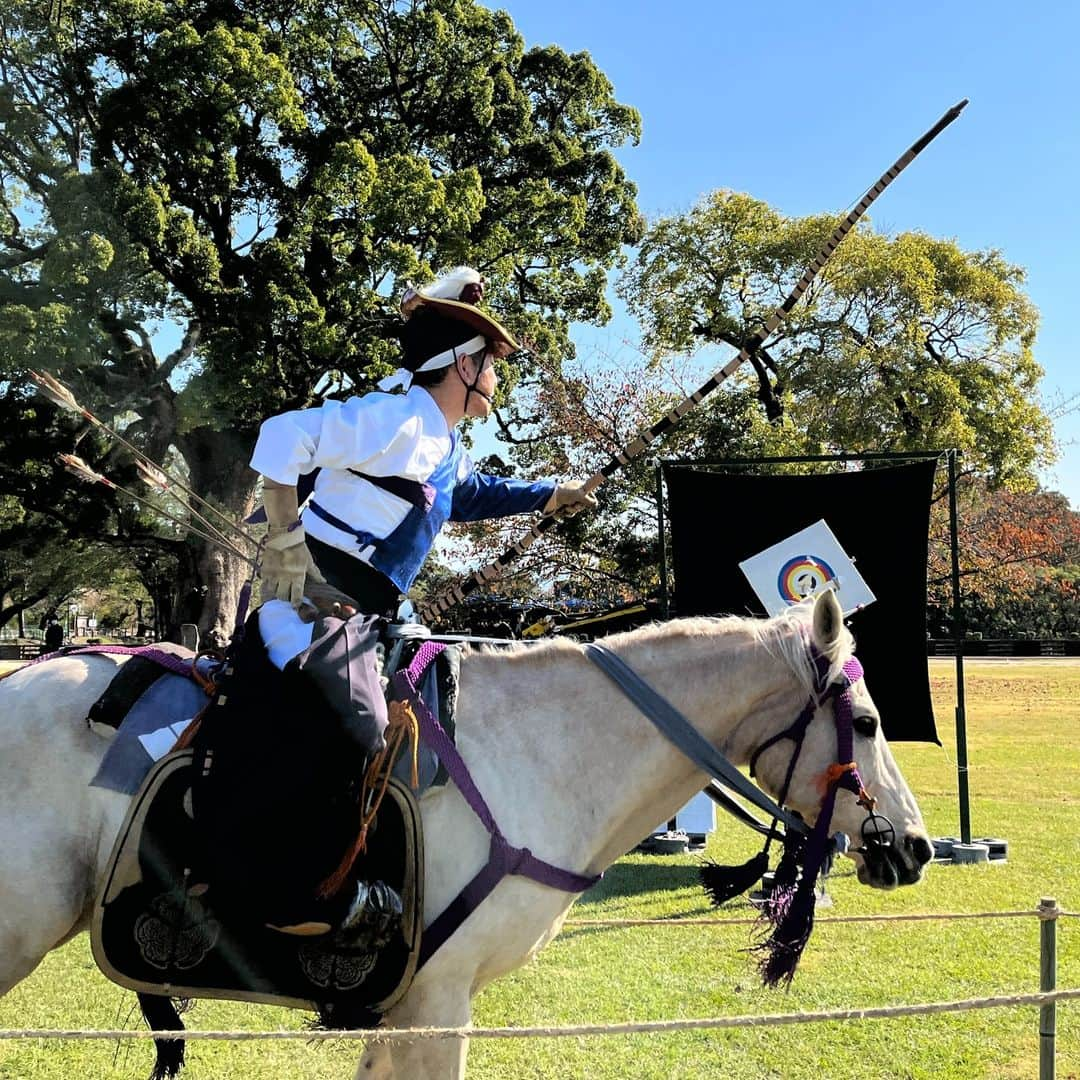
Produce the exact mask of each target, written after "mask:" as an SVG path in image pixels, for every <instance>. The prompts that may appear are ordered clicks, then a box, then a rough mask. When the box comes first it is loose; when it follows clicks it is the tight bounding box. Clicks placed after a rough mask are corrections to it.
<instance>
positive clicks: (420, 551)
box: [308, 432, 555, 593]
mask: <svg viewBox="0 0 1080 1080" xmlns="http://www.w3.org/2000/svg"><path fill="white" fill-rule="evenodd" d="M426 485H427V486H428V487H429V488H431V489H432V491H433V492H434V497H433V498H432V500H431V502H430V505H425V504H424V503H423V502H422V501H421V500H417V503H416V504H414V505H413V506H411V507H410V509H409V512H408V514H406V515H405V518H404V519H403V520H402V522H401V524H400V525H398V526H397V528H396V529H394V531H393V532H391V533H390V534H389V535H388V536H384V537H376V536H372V534H371V533H370V532H367V531H366V530H365V529H363V528H360V527H359V526H358V525H357V524H355V523H349V522H345V521H342V520H341V518H339V517H336V516H335V515H334V514H331V513H330V512H329V511H328V510H325V509H323V507H321V506H320V505H319V504H318V503H317V502H315V501H314V500H312V501H311V502H310V503H309V504H308V509H309V510H310V511H311V512H312V513H314V514H316V515H318V516H319V517H321V518H322V519H323V520H324V521H326V522H328V523H329V524H330V525H333V526H334V528H336V529H341V530H342V532H347V533H349V534H350V535H352V536H354V537H356V542H357V543H358V544H359V546H360V548H361V549H363V548H366V547H369V546H370V547H374V549H375V550H374V552H372V555H371V558H370V560H369V561H370V563H371V565H372V566H374V567H375V569H376V570H379V571H380V572H381V573H383V574H385V575H386V576H387V577H388V578H389V579H390V580H391V581H392V582H393V583H394V584H395V585H396V586H397V587H398V589H399V590H400V591H401V592H403V593H407V592H408V591H409V589H410V588H411V587H412V583H413V582H414V581H415V580H416V575H417V574H419V573H420V568H421V567H422V566H423V565H424V560H425V559H426V558H427V556H428V552H430V551H431V548H432V545H433V544H434V543H435V537H436V536H438V535H439V532H440V530H441V529H442V527H443V525H444V524H445V523H446V522H447V521H481V520H483V519H485V518H495V517H507V516H509V515H511V514H526V513H529V512H530V511H533V510H539V509H540V508H541V507H542V506H543V505H544V504H545V503H546V502H547V501H548V499H549V498H550V497H551V493H552V492H553V491H554V490H555V484H554V482H553V481H551V480H541V481H537V482H535V483H531V482H528V481H524V480H506V479H503V478H501V477H497V476H489V475H488V474H487V473H480V472H477V471H476V470H475V469H474V468H473V465H472V462H471V461H470V460H469V457H468V455H467V454H466V453H465V452H464V449H463V448H462V446H461V442H460V440H459V438H458V436H457V433H456V432H451V435H450V452H449V453H448V454H447V455H446V457H445V458H443V460H442V461H441V462H439V464H438V465H437V466H436V467H435V471H434V472H432V474H431V475H430V476H429V477H428V478H427V481H426Z"/></svg>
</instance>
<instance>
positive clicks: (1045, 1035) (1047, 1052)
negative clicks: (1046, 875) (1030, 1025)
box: [1039, 896, 1060, 1080]
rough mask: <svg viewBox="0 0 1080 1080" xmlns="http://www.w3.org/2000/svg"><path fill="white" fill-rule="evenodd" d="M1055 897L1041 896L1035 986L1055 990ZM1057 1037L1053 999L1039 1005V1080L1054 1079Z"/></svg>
mask: <svg viewBox="0 0 1080 1080" xmlns="http://www.w3.org/2000/svg"><path fill="white" fill-rule="evenodd" d="M1059 913H1060V912H1059V909H1058V906H1057V900H1055V899H1054V898H1053V897H1052V896H1044V897H1043V898H1042V902H1041V903H1040V904H1039V919H1040V921H1041V922H1042V928H1041V940H1040V947H1039V989H1040V990H1041V991H1042V992H1043V993H1048V992H1049V991H1051V990H1056V989H1057V919H1058V915H1059ZM1056 1036H1057V1002H1056V1001H1050V1002H1047V1004H1045V1005H1043V1006H1041V1007H1040V1008H1039V1080H1054V1049H1055V1048H1054V1040H1055V1038H1056Z"/></svg>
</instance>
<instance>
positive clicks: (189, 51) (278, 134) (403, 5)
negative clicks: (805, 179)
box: [0, 0, 641, 629]
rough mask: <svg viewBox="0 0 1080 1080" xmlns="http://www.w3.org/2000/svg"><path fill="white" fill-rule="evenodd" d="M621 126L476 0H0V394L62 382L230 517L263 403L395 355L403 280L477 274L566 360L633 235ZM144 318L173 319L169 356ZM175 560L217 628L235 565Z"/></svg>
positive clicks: (632, 121) (587, 65)
mask: <svg viewBox="0 0 1080 1080" xmlns="http://www.w3.org/2000/svg"><path fill="white" fill-rule="evenodd" d="M638 133H639V119H638V116H637V114H636V112H635V111H634V110H632V109H630V108H628V107H626V106H624V105H621V104H619V102H618V101H617V100H616V99H615V97H614V92H613V89H612V87H611V85H610V83H609V82H608V80H607V79H606V78H605V77H604V75H603V74H602V73H601V72H600V71H599V70H598V69H597V68H596V66H595V65H594V64H593V62H592V61H591V59H590V58H589V57H588V55H586V54H575V55H568V54H566V53H565V52H563V51H561V50H559V49H557V48H554V47H549V48H533V49H526V48H525V46H524V43H523V41H522V39H521V37H520V36H519V35H518V34H517V33H516V31H515V30H514V27H513V24H512V23H511V21H510V19H509V17H508V16H507V15H506V14H505V13H502V12H492V11H489V10H487V9H485V8H483V7H480V6H478V5H477V4H475V3H473V2H472V0H423V2H419V0H417V2H411V3H410V2H396V0H339V2H333V0H331V2H329V3H327V2H325V0H290V3H287V4H285V3H280V2H278V0H97V2H95V3H92V4H91V3H88V2H86V0H64V2H62V3H53V4H44V3H41V2H40V0H9V3H8V4H6V5H5V8H4V11H3V13H0V179H2V189H0V199H2V203H0V378H3V379H4V380H7V381H6V382H5V383H3V384H2V386H3V391H4V392H5V393H7V394H9V395H23V394H25V393H26V392H27V390H26V384H25V373H26V370H27V368H28V367H30V366H32V365H37V366H42V367H46V368H48V369H50V370H52V371H54V372H57V373H59V374H60V375H61V376H62V377H64V378H66V379H67V380H68V381H70V382H71V383H73V384H74V388H75V389H76V391H77V393H78V394H80V396H82V397H84V398H85V399H86V404H88V405H90V406H91V407H92V408H96V409H100V410H101V411H102V412H103V413H105V414H107V415H108V416H111V417H119V418H122V419H123V421H124V423H125V424H126V430H125V434H126V435H127V436H128V437H129V438H130V439H132V441H137V442H138V443H140V444H141V446H142V448H143V449H144V450H145V451H146V452H147V453H148V454H149V455H150V456H151V457H152V458H154V459H155V460H158V461H162V460H165V459H166V457H167V456H168V455H170V454H172V455H175V460H176V462H177V463H178V464H179V465H180V467H181V468H182V469H183V471H184V472H185V473H186V474H187V478H188V480H189V482H190V484H191V485H192V487H193V488H195V489H196V490H198V491H200V492H201V493H202V494H203V495H205V496H207V497H210V498H213V499H215V500H216V501H217V502H219V503H220V504H221V505H222V506H223V507H225V508H226V509H227V510H228V511H230V512H232V513H242V512H244V511H246V510H248V509H250V507H251V505H252V501H253V498H254V491H253V484H252V481H253V479H254V477H253V475H252V474H251V473H250V471H249V470H248V469H247V467H246V460H247V457H248V455H249V452H250V449H251V445H252V442H253V440H254V436H255V432H256V428H257V424H258V422H259V421H260V420H261V419H262V418H263V417H265V416H266V415H267V414H269V413H271V412H274V411H278V410H280V409H283V408H287V407H300V406H305V405H308V404H311V403H312V402H313V400H315V396H316V390H317V388H318V386H319V384H320V380H324V381H325V376H326V375H327V373H330V375H331V381H333V382H337V383H338V384H341V383H342V382H345V383H346V384H348V383H351V384H352V385H354V386H356V387H358V388H360V389H364V388H366V387H368V386H370V385H371V383H372V381H373V379H375V378H377V377H378V376H379V375H381V374H385V373H386V372H387V371H388V370H389V369H391V368H392V367H393V366H395V364H394V354H395V345H394V344H393V343H392V342H391V340H390V337H391V336H392V329H393V327H392V317H391V314H390V312H391V305H390V304H389V303H388V298H389V296H390V295H391V294H392V292H393V291H394V290H395V289H396V288H399V287H400V283H401V282H402V281H403V280H404V279H416V280H423V279H425V278H427V277H429V276H430V275H431V274H432V273H433V272H434V271H436V270H437V269H439V268H442V267H445V266H447V265H452V264H455V263H459V262H467V263H470V264H472V265H475V266H478V267H479V268H480V269H481V270H482V271H483V272H484V274H485V275H486V276H487V278H488V280H489V282H490V286H489V292H488V297H489V299H490V300H491V302H492V303H493V305H494V306H496V307H497V308H498V309H499V310H500V311H502V312H505V313H506V317H507V319H508V321H509V322H510V324H511V325H512V326H513V327H514V329H516V330H517V331H518V332H519V333H521V334H523V335H525V336H527V337H528V338H529V339H530V340H531V341H532V342H533V343H534V345H535V347H536V349H537V351H538V352H539V353H542V354H543V355H545V356H547V357H555V358H559V357H563V356H566V355H569V354H570V352H571V351H572V350H571V346H570V344H569V340H568V336H567V330H568V326H569V324H570V322H571V321H574V320H579V321H580V320H584V321H598V320H602V319H604V318H605V317H606V316H607V314H608V309H607V305H606V303H605V300H604V296H603V292H604V283H605V280H606V273H607V271H608V270H609V269H610V268H611V267H612V266H614V265H615V264H616V263H617V262H618V260H619V257H620V251H621V248H622V245H624V244H626V243H633V242H635V241H636V240H637V239H639V238H640V234H641V224H640V219H639V216H638V214H637V211H636V208H635V206H634V188H633V186H632V185H631V184H629V183H628V182H627V180H626V178H625V176H624V174H623V172H622V170H621V168H620V166H619V165H618V164H617V162H616V161H615V159H614V157H613V155H612V149H613V148H614V147H617V146H618V145H620V144H622V143H624V142H626V141H628V140H635V139H636V138H637V136H638ZM162 325H165V326H176V327H178V328H179V330H180V331H185V332H186V336H185V337H184V340H183V342H182V343H181V345H180V347H179V348H177V349H175V351H173V352H171V353H170V354H169V355H161V354H162V353H163V352H165V351H166V350H162V349H159V348H157V347H156V340H160V339H155V328H157V327H160V326H162ZM178 336H179V334H178ZM174 343H175V342H174ZM18 437H19V433H18V431H17V430H6V431H3V432H0V439H3V440H11V439H18ZM0 452H2V451H0ZM44 509H46V510H47V508H44ZM183 562H184V560H179V561H178V564H179V565H183ZM190 562H191V564H192V566H193V567H194V574H195V577H194V578H193V579H191V580H187V581H185V582H184V583H183V585H182V588H181V590H180V592H181V593H182V594H183V596H185V597H187V598H189V599H190V598H192V597H196V598H201V596H202V588H201V587H200V585H201V586H208V588H207V591H206V593H205V599H204V600H203V599H200V600H199V603H197V604H196V605H194V606H195V608H198V607H201V608H202V610H201V611H199V610H191V608H192V605H191V604H190V603H188V605H187V608H188V610H185V611H183V612H179V611H178V618H188V619H193V620H195V621H198V622H200V623H201V625H202V626H203V628H204V629H208V628H209V627H210V626H211V625H212V624H214V623H217V624H219V625H221V624H222V623H225V622H227V620H228V618H229V616H230V613H231V609H232V607H233V603H234V601H235V597H236V593H237V589H238V586H239V581H240V577H241V574H240V569H239V566H238V565H236V564H235V563H234V562H232V561H231V560H229V559H227V558H225V557H223V556H222V555H221V553H220V552H217V551H214V550H210V549H203V548H201V547H199V546H198V545H197V544H195V545H193V546H192V549H191V559H190Z"/></svg>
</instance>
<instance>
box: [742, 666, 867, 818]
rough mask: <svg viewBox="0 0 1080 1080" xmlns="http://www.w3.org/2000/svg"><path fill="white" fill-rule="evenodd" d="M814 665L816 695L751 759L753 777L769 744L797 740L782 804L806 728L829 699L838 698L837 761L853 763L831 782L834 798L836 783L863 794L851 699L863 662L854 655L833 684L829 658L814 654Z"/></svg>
mask: <svg viewBox="0 0 1080 1080" xmlns="http://www.w3.org/2000/svg"><path fill="white" fill-rule="evenodd" d="M814 667H815V670H816V672H817V678H816V679H815V690H814V694H813V695H812V696H811V697H810V699H809V700H808V701H807V702H806V705H805V706H803V710H802V712H800V713H799V715H798V716H797V717H796V718H795V719H794V721H793V722H792V723H791V725H790V726H789V727H787V728H785V729H784V730H783V731H780V732H778V733H777V734H776V735H773V736H772V737H771V738H768V739H766V740H765V742H763V743H762V744H761V745H760V746H759V747H758V748H757V749H756V750H755V751H754V753H753V755H752V756H751V758H750V775H751V776H754V775H755V771H756V768H757V760H758V758H759V757H760V756H761V754H762V753H763V752H764V751H765V750H768V748H769V747H770V746H773V745H775V744H776V743H778V742H780V741H781V740H783V739H791V740H792V741H793V742H794V743H795V750H794V752H793V753H792V755H791V760H790V761H789V762H788V768H787V774H786V775H785V776H784V783H783V787H782V788H781V791H780V795H779V798H778V800H777V801H778V802H779V803H781V805H782V804H783V802H784V800H785V799H786V798H787V794H788V787H789V786H790V784H791V778H792V776H793V775H794V772H795V765H796V762H797V761H798V760H799V752H800V751H801V750H802V744H803V739H804V738H805V736H806V729H807V728H808V727H809V726H810V721H811V720H813V718H814V713H815V711H816V710H817V709H818V708H820V707H821V706H822V705H824V704H825V702H826V701H828V700H829V698H834V699H835V702H834V713H835V716H836V758H837V763H838V764H840V765H845V766H846V765H848V764H849V763H850V764H851V766H852V767H851V768H850V769H847V770H846V771H845V772H843V773H842V774H840V777H839V778H838V779H837V780H836V781H834V782H833V783H832V784H831V785H830V786H831V788H832V795H833V798H835V795H836V792H835V785H837V784H839V785H840V786H842V787H845V788H847V789H848V790H849V791H851V792H852V793H853V794H855V795H860V794H861V793H862V778H861V777H860V776H859V770H858V768H856V767H855V765H854V761H853V754H854V738H853V730H852V712H853V710H852V702H851V686H852V684H853V683H855V682H857V681H858V680H859V679H861V678H862V676H863V668H862V664H860V663H859V661H858V659H857V658H856V657H854V656H852V657H851V658H850V659H849V660H847V661H846V662H845V663H844V667H843V669H842V670H843V677H842V678H839V679H836V680H835V681H834V682H832V683H829V682H827V681H826V680H827V679H828V674H829V661H828V658H827V657H824V656H821V655H820V654H817V653H815V655H814ZM830 812H831V804H830Z"/></svg>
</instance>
